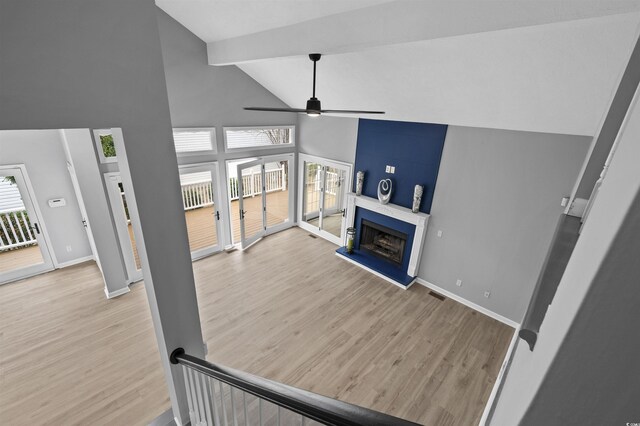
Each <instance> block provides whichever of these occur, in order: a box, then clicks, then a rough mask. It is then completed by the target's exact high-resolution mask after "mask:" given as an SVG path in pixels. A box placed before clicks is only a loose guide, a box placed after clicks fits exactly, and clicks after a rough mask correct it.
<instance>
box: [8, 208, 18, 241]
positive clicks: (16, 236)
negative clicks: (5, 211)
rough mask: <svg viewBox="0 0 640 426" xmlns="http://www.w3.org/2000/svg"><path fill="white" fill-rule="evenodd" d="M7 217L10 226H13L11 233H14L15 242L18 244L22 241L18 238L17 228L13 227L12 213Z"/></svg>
mask: <svg viewBox="0 0 640 426" xmlns="http://www.w3.org/2000/svg"><path fill="white" fill-rule="evenodd" d="M7 219H8V222H9V228H11V233H12V234H13V238H14V240H13V242H14V244H18V243H19V242H20V240H19V239H18V235H17V234H16V230H15V228H14V227H13V221H12V220H11V214H9V215H7Z"/></svg>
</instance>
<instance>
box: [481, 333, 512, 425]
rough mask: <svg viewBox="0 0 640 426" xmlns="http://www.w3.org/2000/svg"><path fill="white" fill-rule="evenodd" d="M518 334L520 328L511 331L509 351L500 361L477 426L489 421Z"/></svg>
mask: <svg viewBox="0 0 640 426" xmlns="http://www.w3.org/2000/svg"><path fill="white" fill-rule="evenodd" d="M519 332H520V326H517V327H516V329H515V330H514V331H513V337H512V338H511V343H509V349H507V353H506V354H505V355H504V360H503V361H502V366H501V367H500V371H499V372H498V377H496V381H495V383H494V384H493V388H492V389H491V394H490V395H489V399H488V400H487V405H485V406H484V411H483V412H482V417H481V418H480V423H479V424H478V426H486V424H487V420H489V415H490V414H491V411H492V410H493V405H494V404H495V402H496V397H497V396H498V391H499V390H500V387H501V386H502V380H504V373H505V372H506V371H507V368H508V367H509V364H510V363H511V360H512V359H513V351H514V350H515V347H516V342H517V340H518V337H519V336H518V333H519Z"/></svg>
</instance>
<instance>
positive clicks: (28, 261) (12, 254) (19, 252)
mask: <svg viewBox="0 0 640 426" xmlns="http://www.w3.org/2000/svg"><path fill="white" fill-rule="evenodd" d="M43 261H44V260H43V259H42V253H40V247H38V246H29V247H22V248H19V249H15V250H7V251H0V273H2V272H7V271H11V270H14V269H18V268H24V267H25V266H30V265H37V264H38V263H42V262H43Z"/></svg>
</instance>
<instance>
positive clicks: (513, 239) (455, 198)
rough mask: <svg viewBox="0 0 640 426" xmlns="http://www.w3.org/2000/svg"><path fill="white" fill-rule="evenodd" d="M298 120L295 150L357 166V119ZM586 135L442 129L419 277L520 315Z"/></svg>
mask: <svg viewBox="0 0 640 426" xmlns="http://www.w3.org/2000/svg"><path fill="white" fill-rule="evenodd" d="M299 127H300V152H304V153H307V154H313V155H318V156H321V157H326V158H332V159H336V160H342V161H345V162H348V163H354V161H355V148H356V140H357V129H358V120H357V119H351V118H334V117H319V118H316V119H312V118H306V117H301V119H300V126H299ZM590 141H591V138H588V137H585V136H570V135H555V134H553V135H552V134H543V133H531V132H517V131H508V130H496V129H480V128H471V127H457V126H449V129H448V131H447V138H446V141H445V145H444V152H443V156H442V161H441V164H440V171H439V174H438V182H437V185H436V191H435V194H434V199H433V205H432V207H431V218H430V220H429V226H428V232H427V240H426V242H425V247H424V253H423V256H422V261H421V264H420V273H419V277H420V278H422V279H424V280H426V281H428V282H430V283H432V284H435V285H437V286H439V287H441V288H443V289H445V290H448V291H450V292H452V293H454V294H457V295H460V296H461V297H463V298H464V299H467V300H469V301H471V302H473V303H476V304H478V305H480V306H482V307H484V308H487V309H489V310H491V311H493V312H495V313H497V314H499V315H502V316H503V317H506V318H508V319H510V320H512V321H515V322H520V320H521V319H522V316H523V315H524V312H525V310H526V308H527V304H528V301H529V298H530V296H531V292H532V291H533V287H534V286H535V282H536V279H537V277H538V273H539V270H540V267H541V265H542V261H543V260H544V256H545V254H546V250H547V247H548V244H549V242H550V240H551V237H552V235H553V230H554V227H555V223H556V222H557V220H558V216H559V215H560V214H561V213H562V211H563V207H562V206H560V201H561V199H562V198H563V197H568V196H569V195H570V194H571V189H572V187H573V185H574V183H575V180H576V177H577V176H578V172H579V170H580V167H581V165H582V164H583V161H584V159H585V156H586V153H587V150H588V149H589V143H590ZM438 230H442V231H443V234H442V238H438V236H437V231H438ZM457 279H461V280H462V286H461V287H457V286H456V280H457ZM485 291H490V292H491V296H490V297H489V298H488V299H487V298H485V297H484V292H485Z"/></svg>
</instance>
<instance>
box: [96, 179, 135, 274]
mask: <svg viewBox="0 0 640 426" xmlns="http://www.w3.org/2000/svg"><path fill="white" fill-rule="evenodd" d="M105 182H106V183H107V195H108V196H109V203H110V204H111V210H112V213H113V218H114V221H115V224H116V232H117V234H118V240H119V242H120V249H121V250H122V256H123V258H124V263H125V267H126V269H127V275H128V277H129V281H131V282H136V281H140V280H141V279H142V266H141V265H140V257H139V256H138V247H137V245H136V238H135V236H134V235H133V226H132V224H131V218H130V217H129V206H128V205H127V197H126V195H125V193H124V187H123V186H122V179H121V178H120V174H119V173H105Z"/></svg>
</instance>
